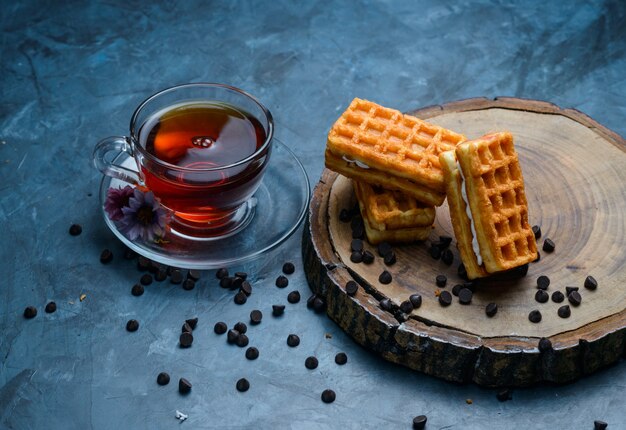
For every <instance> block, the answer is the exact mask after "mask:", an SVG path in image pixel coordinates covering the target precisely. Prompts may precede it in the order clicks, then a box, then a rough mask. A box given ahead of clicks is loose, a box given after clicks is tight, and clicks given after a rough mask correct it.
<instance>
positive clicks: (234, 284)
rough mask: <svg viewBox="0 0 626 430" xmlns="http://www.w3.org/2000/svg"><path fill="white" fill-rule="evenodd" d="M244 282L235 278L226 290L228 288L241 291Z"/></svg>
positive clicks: (237, 277)
mask: <svg viewBox="0 0 626 430" xmlns="http://www.w3.org/2000/svg"><path fill="white" fill-rule="evenodd" d="M244 282H245V281H244V279H243V278H240V277H239V276H235V277H233V278H231V281H230V287H228V288H230V289H231V290H237V289H241V286H242V285H243V283H244ZM244 294H245V293H244Z"/></svg>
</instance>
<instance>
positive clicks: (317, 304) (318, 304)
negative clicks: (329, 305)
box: [313, 296, 326, 312]
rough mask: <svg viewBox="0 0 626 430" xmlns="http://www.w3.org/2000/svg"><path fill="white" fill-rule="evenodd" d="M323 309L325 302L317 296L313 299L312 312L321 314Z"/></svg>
mask: <svg viewBox="0 0 626 430" xmlns="http://www.w3.org/2000/svg"><path fill="white" fill-rule="evenodd" d="M324 309H326V302H324V299H322V298H321V297H319V296H317V297H315V300H313V310H314V311H315V312H322V311H323V310H324Z"/></svg>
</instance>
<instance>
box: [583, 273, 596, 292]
mask: <svg viewBox="0 0 626 430" xmlns="http://www.w3.org/2000/svg"><path fill="white" fill-rule="evenodd" d="M585 288H586V289H588V290H595V289H596V288H598V281H596V278H594V277H593V276H587V278H586V279H585Z"/></svg>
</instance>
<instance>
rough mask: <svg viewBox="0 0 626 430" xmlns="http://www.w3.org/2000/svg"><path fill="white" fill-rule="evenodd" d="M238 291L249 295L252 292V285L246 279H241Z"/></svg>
mask: <svg viewBox="0 0 626 430" xmlns="http://www.w3.org/2000/svg"><path fill="white" fill-rule="evenodd" d="M239 291H241V292H242V293H244V294H245V295H246V296H250V295H251V294H252V285H251V284H250V282H248V281H243V282H242V283H241V287H239Z"/></svg>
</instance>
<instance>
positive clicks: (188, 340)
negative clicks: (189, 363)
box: [178, 332, 193, 348]
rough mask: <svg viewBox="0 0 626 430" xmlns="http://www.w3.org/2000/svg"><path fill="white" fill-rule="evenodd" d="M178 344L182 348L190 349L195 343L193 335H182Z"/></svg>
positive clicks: (185, 333)
mask: <svg viewBox="0 0 626 430" xmlns="http://www.w3.org/2000/svg"><path fill="white" fill-rule="evenodd" d="M178 343H179V344H180V347H181V348H189V347H190V346H191V344H192V343H193V335H192V334H191V333H188V332H184V333H181V334H180V337H179V338H178Z"/></svg>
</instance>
